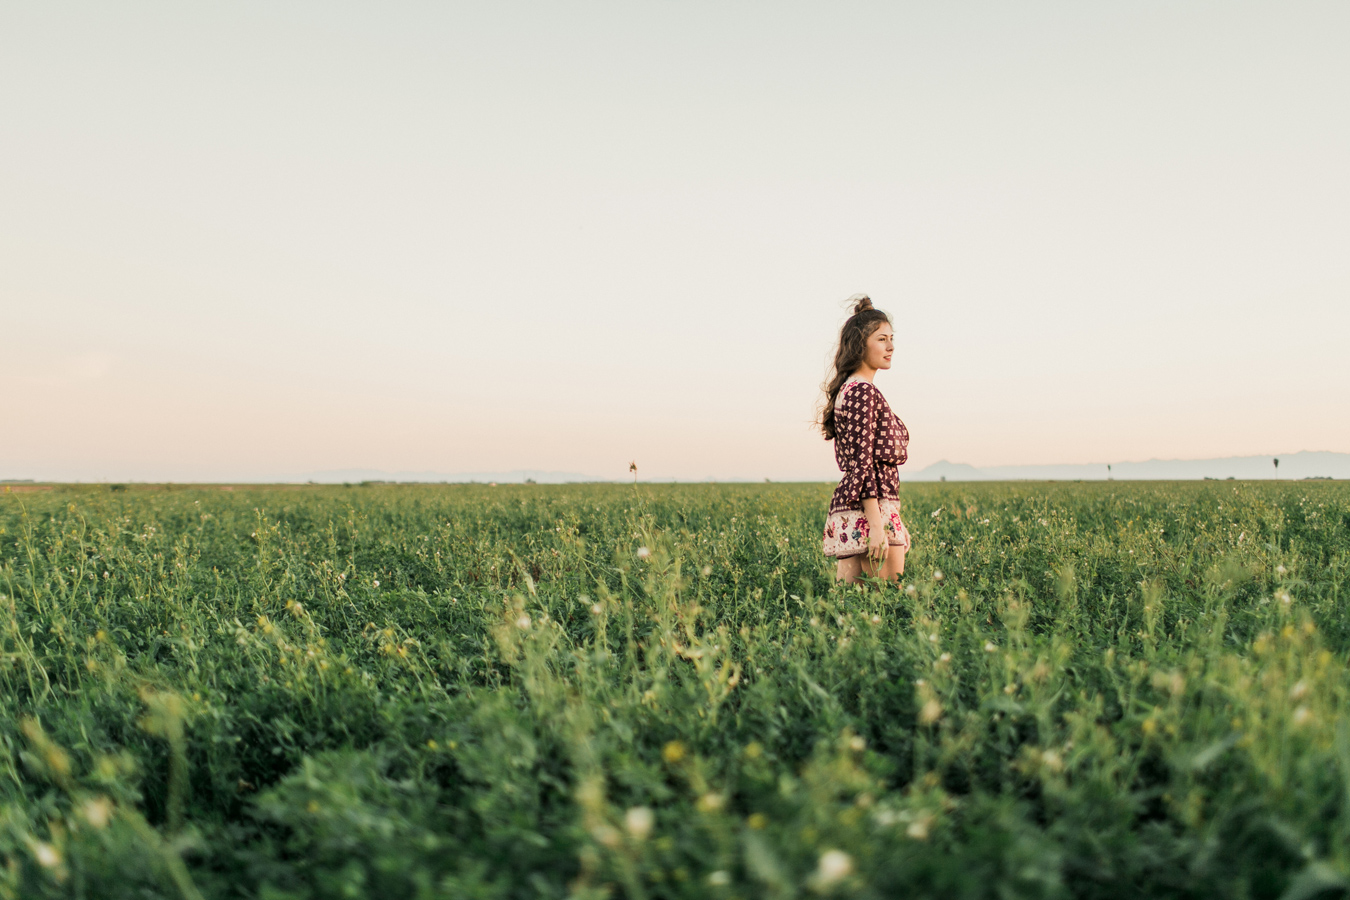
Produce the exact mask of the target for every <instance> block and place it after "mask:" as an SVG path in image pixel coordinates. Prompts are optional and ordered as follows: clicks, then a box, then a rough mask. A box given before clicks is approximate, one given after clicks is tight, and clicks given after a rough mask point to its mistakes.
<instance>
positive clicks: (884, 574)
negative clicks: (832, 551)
mask: <svg viewBox="0 0 1350 900" xmlns="http://www.w3.org/2000/svg"><path fill="white" fill-rule="evenodd" d="M903 574H905V548H904V547H898V546H895V545H892V546H891V548H890V549H889V550H887V551H886V559H885V561H884V562H883V563H882V564H881V566H880V569H879V570H878V567H877V566H876V565H874V564H873V563H872V561H871V560H869V559H868V558H867V557H866V556H849V557H845V558H844V559H841V560H839V562H838V563H837V564H836V565H835V569H834V580H835V581H842V582H844V583H845V584H852V583H853V582H855V581H857V580H858V578H859V577H860V576H863V575H865V576H867V577H868V578H880V579H882V580H883V581H899V580H900V576H901V575H903Z"/></svg>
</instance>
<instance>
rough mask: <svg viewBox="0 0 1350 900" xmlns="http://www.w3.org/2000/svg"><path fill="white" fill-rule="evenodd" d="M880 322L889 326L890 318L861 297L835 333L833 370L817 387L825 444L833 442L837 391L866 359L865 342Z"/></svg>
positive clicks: (868, 300)
mask: <svg viewBox="0 0 1350 900" xmlns="http://www.w3.org/2000/svg"><path fill="white" fill-rule="evenodd" d="M883 322H885V323H886V324H887V325H889V324H891V317H890V316H888V315H886V314H885V313H884V312H882V311H881V310H879V309H875V308H874V307H873V306H872V300H871V298H869V297H868V296H867V295H866V294H863V295H862V296H861V297H860V298H859V299H858V302H857V303H856V304H854V306H853V315H851V316H849V317H848V321H847V322H845V323H844V327H843V329H842V330H840V332H839V349H837V350H836V351H835V352H834V368H833V369H832V370H831V373H830V377H829V378H828V379H827V380H826V381H825V383H824V384H823V385H821V388H822V389H823V390H824V391H825V408H824V409H823V410H821V413H820V420H819V422H818V424H819V425H820V430H821V431H823V432H824V433H825V440H827V441H832V440H834V401H835V398H836V397H838V396H839V389H840V388H841V387H843V386H844V382H845V381H848V379H849V376H851V375H852V374H853V373H854V372H856V371H858V367H859V366H861V365H862V364H863V360H864V359H865V358H866V356H867V339H868V338H870V337H871V336H872V332H874V331H876V330H877V326H878V325H880V324H881V323H883Z"/></svg>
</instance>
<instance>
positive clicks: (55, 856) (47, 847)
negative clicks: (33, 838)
mask: <svg viewBox="0 0 1350 900" xmlns="http://www.w3.org/2000/svg"><path fill="white" fill-rule="evenodd" d="M33 856H34V857H35V858H36V859H37V861H38V864H39V865H40V866H42V867H43V868H44V869H55V868H56V867H57V866H59V865H61V851H59V850H57V849H56V848H55V847H53V846H52V845H51V844H48V843H46V842H45V841H37V842H36V843H34V844H33Z"/></svg>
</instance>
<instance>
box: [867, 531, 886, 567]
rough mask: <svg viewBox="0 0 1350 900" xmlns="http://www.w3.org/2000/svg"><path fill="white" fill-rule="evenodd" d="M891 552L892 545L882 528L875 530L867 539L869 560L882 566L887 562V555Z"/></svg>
mask: <svg viewBox="0 0 1350 900" xmlns="http://www.w3.org/2000/svg"><path fill="white" fill-rule="evenodd" d="M890 552H891V544H890V541H889V540H887V538H886V533H885V532H884V531H883V530H882V529H880V528H873V529H872V533H871V534H870V535H868V538H867V558H868V559H870V560H871V561H872V562H873V563H875V564H876V565H878V566H880V565H881V564H882V563H884V562H885V561H886V554H887V553H890Z"/></svg>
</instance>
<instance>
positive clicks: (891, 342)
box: [863, 322, 895, 369]
mask: <svg viewBox="0 0 1350 900" xmlns="http://www.w3.org/2000/svg"><path fill="white" fill-rule="evenodd" d="M893 353H895V332H893V331H892V330H891V326H889V325H887V324H886V323H885V322H882V323H881V324H880V325H878V326H877V329H876V331H873V332H872V334H871V335H870V336H869V337H868V338H867V353H866V354H865V355H864V356H863V362H864V363H866V364H867V365H868V366H869V367H870V368H873V369H889V368H890V367H891V355H892V354H893Z"/></svg>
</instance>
